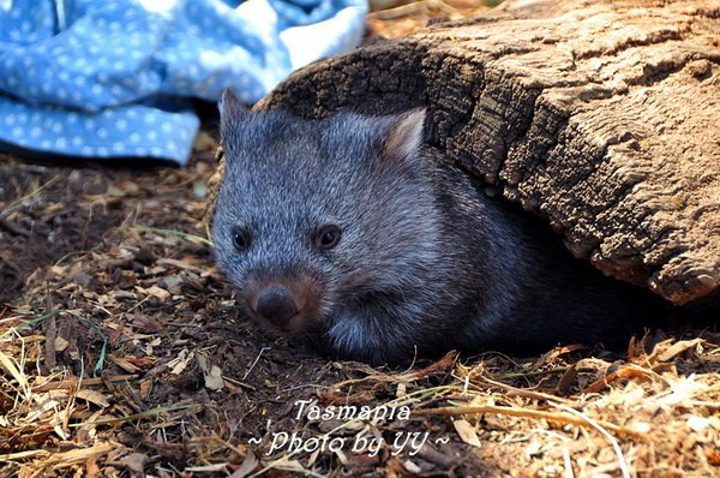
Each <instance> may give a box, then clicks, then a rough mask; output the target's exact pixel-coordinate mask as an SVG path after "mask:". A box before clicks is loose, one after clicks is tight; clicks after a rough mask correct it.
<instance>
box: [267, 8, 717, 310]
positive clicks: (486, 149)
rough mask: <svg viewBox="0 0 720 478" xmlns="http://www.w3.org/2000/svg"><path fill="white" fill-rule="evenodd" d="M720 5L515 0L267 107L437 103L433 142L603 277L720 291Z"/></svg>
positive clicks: (350, 58)
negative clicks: (534, 216)
mask: <svg viewBox="0 0 720 478" xmlns="http://www.w3.org/2000/svg"><path fill="white" fill-rule="evenodd" d="M719 45H720V2H718V1H717V0H713V1H710V0H697V1H684V2H683V1H643V0H627V1H595V2H588V1H581V0H561V1H558V2H553V1H542V0H524V1H512V0H511V1H509V2H506V3H505V4H503V5H502V6H501V7H500V8H498V9H495V10H494V11H492V12H490V13H488V14H487V15H485V16H482V17H479V18H475V19H472V20H465V21H461V22H454V23H446V24H441V25H437V26H434V27H431V28H428V30H426V31H424V32H422V33H420V34H417V35H414V36H412V37H409V38H407V39H403V40H401V41H387V42H382V43H380V44H376V45H373V46H369V47H365V48H361V49H358V50H357V51H355V52H354V53H352V54H349V55H346V56H344V57H340V58H335V59H331V60H326V61H322V62H319V63H316V64H313V65H311V66H309V67H307V68H305V69H303V70H301V71H299V72H297V73H296V74H294V75H293V76H291V77H290V78H289V79H288V80H286V81H285V82H284V83H283V84H281V85H280V86H279V87H278V88H277V89H276V90H275V91H274V92H273V93H271V94H270V95H269V96H268V97H267V98H266V99H265V100H264V101H262V102H261V103H260V104H259V105H257V107H258V108H284V109H288V110H291V111H294V112H295V113H298V114H300V115H302V116H306V117H322V116H326V115H328V114H331V113H332V112H334V111H336V110H338V109H344V108H352V109H355V110H360V111H364V112H368V113H390V112H396V111H399V110H403V109H407V108H410V107H415V106H421V105H424V106H426V107H427V108H428V118H429V119H428V125H427V126H428V138H427V140H428V141H429V142H431V143H433V144H435V145H436V146H439V147H442V148H444V149H445V150H446V151H447V154H448V155H450V156H451V157H452V158H453V159H455V160H456V161H457V162H458V163H459V164H461V165H462V166H463V167H464V168H465V169H467V170H468V171H469V172H471V173H473V174H476V175H478V176H480V177H482V178H484V179H485V181H487V182H488V183H491V184H493V185H496V186H498V187H500V188H501V189H502V191H503V194H504V196H505V197H506V198H508V199H510V200H513V201H517V202H519V203H520V204H522V206H523V207H524V208H525V209H528V210H531V211H535V212H537V213H538V214H540V215H542V216H544V217H546V218H547V219H548V220H549V221H550V223H551V224H552V225H553V227H555V229H556V230H558V231H559V232H561V233H562V234H563V235H564V237H565V241H566V244H567V246H568V248H569V249H570V250H571V251H572V252H573V253H574V254H575V255H576V256H578V257H584V258H587V259H589V260H590V261H591V262H592V263H593V264H594V265H595V266H596V267H597V268H598V269H600V270H602V271H603V272H605V273H607V274H609V275H612V276H614V277H617V278H619V279H622V280H626V281H629V282H632V283H635V284H639V285H643V286H646V287H648V288H650V289H651V290H653V291H655V292H656V293H658V294H660V295H661V296H663V297H665V298H666V299H668V300H669V301H671V302H673V303H676V304H684V303H688V302H691V301H695V300H697V299H700V298H703V297H706V298H707V297H710V299H709V300H711V301H713V302H715V301H716V300H717V298H718V296H720V294H718V290H720V286H719V284H720V47H719Z"/></svg>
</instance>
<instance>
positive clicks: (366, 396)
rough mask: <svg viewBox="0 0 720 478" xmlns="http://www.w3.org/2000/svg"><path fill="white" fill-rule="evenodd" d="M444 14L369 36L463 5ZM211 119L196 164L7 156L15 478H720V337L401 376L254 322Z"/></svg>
mask: <svg viewBox="0 0 720 478" xmlns="http://www.w3.org/2000/svg"><path fill="white" fill-rule="evenodd" d="M437 5H439V4H438V3H437V2H427V5H426V6H425V7H422V9H420V10H416V11H412V12H409V13H408V12H406V13H402V12H401V13H397V12H396V13H397V14H398V15H400V16H399V17H392V11H391V13H387V12H384V13H385V14H386V16H388V17H389V18H384V17H378V16H374V17H372V18H371V19H370V21H369V23H370V25H371V26H372V28H373V29H374V30H375V31H377V32H380V33H384V34H385V35H387V36H396V35H400V34H404V33H407V32H409V31H411V30H412V29H413V28H417V27H418V26H421V25H423V24H424V23H425V22H427V20H428V19H429V18H432V17H438V16H441V17H444V16H448V15H451V16H452V15H464V14H467V13H468V12H467V11H466V10H462V11H459V13H458V12H454V11H452V10H447V9H443V7H438V6H437ZM443 5H445V4H443ZM426 7H427V8H426ZM213 124H214V123H213V121H212V120H210V121H208V122H207V127H206V128H205V129H204V131H203V132H202V133H201V135H200V136H199V137H198V140H197V141H196V144H195V149H194V153H193V158H192V160H191V162H190V165H189V166H188V167H186V168H182V169H178V168H174V167H166V166H161V165H155V166H154V167H152V168H147V167H137V168H128V167H125V168H119V167H107V166H104V165H100V164H90V165H84V166H82V167H69V166H66V165H62V164H57V163H52V164H51V163H38V162H28V161H25V160H21V159H19V158H16V157H12V156H7V155H6V156H2V155H0V370H1V371H2V375H1V376H0V377H1V378H0V476H1V477H5V476H7V477H10V476H26V477H30V476H132V477H135V476H144V475H145V474H147V475H148V476H159V477H166V476H196V475H197V476H233V477H243V476H254V475H260V474H267V476H275V477H282V476H296V475H309V476H416V475H417V476H558V477H560V476H563V477H570V476H653V477H661V476H662V477H665V476H677V477H681V476H708V477H711V476H718V474H720V415H719V413H718V411H719V410H720V334H719V333H718V331H717V330H712V329H707V328H706V329H694V330H693V329H687V330H682V331H672V336H669V335H668V332H666V331H654V332H653V333H652V334H651V335H648V336H646V337H643V338H638V339H637V340H635V341H633V342H632V343H631V344H629V347H628V353H626V354H621V355H616V354H612V353H610V352H607V351H604V350H602V349H586V348H581V347H572V346H570V347H562V348H558V349H555V350H552V351H549V352H548V353H547V354H545V355H543V356H538V357H524V358H519V357H507V356H503V355H500V354H494V353H488V354H485V355H483V356H480V357H465V356H462V357H460V356H458V355H457V354H455V353H449V354H448V355H446V356H445V357H444V358H443V359H441V360H439V361H437V362H428V361H418V362H417V363H416V364H415V365H414V367H412V368H410V369H407V370H387V369H383V368H380V369H373V368H370V367H368V366H365V365H363V364H360V363H355V362H338V361H329V360H328V359H327V358H324V357H322V356H319V355H317V354H315V353H313V352H310V351H306V350H305V349H303V347H302V346H300V345H299V344H291V343H288V342H287V340H285V339H284V338H282V337H278V336H275V335H273V334H271V333H269V332H266V331H264V330H263V329H261V328H260V327H258V326H257V325H256V324H254V323H250V322H248V321H244V320H243V319H242V318H241V317H238V316H237V312H236V307H235V300H236V299H235V296H234V293H233V290H232V289H231V287H230V286H229V285H228V284H227V283H226V282H225V281H224V280H223V278H222V277H221V275H220V274H219V272H218V271H217V269H216V268H215V266H214V265H213V262H212V257H211V248H210V246H209V244H208V242H207V240H206V239H205V238H206V231H205V230H204V225H203V223H202V217H203V214H204V208H205V203H206V199H207V193H208V180H209V178H210V177H211V175H212V173H213V172H214V170H215V167H216V161H215V159H214V151H215V148H216V146H217V134H216V131H215V130H214V128H213V126H212V125H213ZM332 407H336V408H332ZM350 407H356V408H355V409H353V408H350ZM363 407H367V408H363ZM356 412H357V413H356ZM323 413H325V416H323V415H322V414H323ZM390 414H393V417H392V418H390V417H389V415H390ZM293 434H294V435H293ZM293 438H295V439H294V440H293ZM284 440H285V441H286V443H285V444H284V445H285V446H282V445H283V441H284Z"/></svg>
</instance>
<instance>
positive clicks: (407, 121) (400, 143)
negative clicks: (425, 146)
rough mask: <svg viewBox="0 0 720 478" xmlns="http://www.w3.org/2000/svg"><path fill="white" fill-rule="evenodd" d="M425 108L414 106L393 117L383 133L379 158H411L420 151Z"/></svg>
mask: <svg viewBox="0 0 720 478" xmlns="http://www.w3.org/2000/svg"><path fill="white" fill-rule="evenodd" d="M424 124H425V108H416V109H414V110H410V111H407V112H405V113H402V114H400V115H397V116H395V117H393V121H392V123H391V124H390V128H389V129H388V130H387V132H386V133H385V138H384V141H383V147H382V154H381V156H380V157H381V158H383V159H387V160H391V159H392V158H412V157H414V156H416V155H417V153H418V151H420V146H421V145H422V141H423V125H424Z"/></svg>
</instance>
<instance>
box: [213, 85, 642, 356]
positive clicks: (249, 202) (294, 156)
mask: <svg viewBox="0 0 720 478" xmlns="http://www.w3.org/2000/svg"><path fill="white" fill-rule="evenodd" d="M424 119H425V113H424V111H423V110H412V111H409V112H406V113H403V114H398V115H393V116H383V117H369V116H363V115H359V114H353V113H340V114H337V115H336V116H334V117H332V118H329V119H324V120H315V121H310V120H303V119H300V118H298V117H294V116H292V115H290V114H288V113H286V112H282V111H269V112H261V113H252V112H250V111H249V110H247V109H246V108H245V107H244V106H243V105H242V104H241V103H240V102H239V100H237V99H236V98H235V97H234V96H233V95H232V93H230V92H226V93H225V94H224V96H223V99H222V102H221V137H222V139H221V142H222V147H223V149H224V151H225V158H226V166H225V168H226V169H225V175H224V179H223V183H222V185H221V188H220V191H219V195H218V199H217V205H216V209H215V214H214V218H213V230H212V235H213V243H214V247H215V254H216V259H217V262H218V264H219V266H220V268H221V270H222V271H223V272H224V274H225V275H226V276H227V277H228V278H229V280H230V281H231V282H232V283H233V284H234V285H235V286H237V288H238V289H239V301H238V302H239V303H240V305H241V307H242V308H243V309H244V311H245V313H246V314H247V315H248V316H250V317H254V318H257V319H260V320H261V321H262V322H264V323H267V324H270V325H271V326H273V327H274V328H275V329H279V330H281V331H284V332H286V333H288V334H290V335H291V336H297V335H298V334H301V337H308V338H313V340H314V341H315V342H316V343H319V344H321V345H322V346H323V347H324V349H325V351H326V352H330V353H331V354H332V355H334V356H337V357H340V358H348V359H356V360H361V361H366V362H369V363H371V364H375V365H377V364H383V363H403V362H407V361H410V360H412V359H413V358H414V357H415V356H416V355H417V354H421V355H423V354H425V355H427V354H437V353H440V352H443V351H447V350H449V349H452V348H456V349H460V350H464V351H467V352H473V353H474V352H481V351H488V350H497V351H506V352H514V353H534V352H538V351H540V350H543V349H548V348H550V347H552V346H554V345H557V344H560V343H585V344H597V343H603V344H604V345H606V346H621V345H623V344H624V343H625V341H626V340H627V339H628V337H629V335H630V334H631V333H632V332H633V331H634V330H636V327H637V326H638V325H639V324H642V323H643V322H644V321H645V319H646V317H647V315H648V313H649V310H648V309H647V303H646V302H645V301H641V300H638V298H639V297H641V296H642V295H643V294H644V292H643V291H642V290H640V289H639V288H634V287H632V286H629V285H627V284H624V283H620V282H618V281H614V280H611V279H609V278H606V277H604V276H603V275H602V274H601V273H599V272H598V271H596V270H594V269H593V268H592V267H591V266H590V265H589V264H587V263H586V262H585V261H582V260H579V259H575V258H573V257H572V256H571V255H570V254H569V252H568V251H567V250H566V249H565V248H564V247H563V245H562V242H561V240H560V238H559V237H558V236H556V235H555V234H554V233H553V232H552V231H551V230H549V229H548V228H546V226H544V225H543V224H540V222H539V220H538V219H536V218H535V217H534V216H533V217H531V216H532V215H531V214H530V213H527V212H525V211H521V210H517V209H516V207H515V205H511V204H506V203H505V202H504V201H502V200H499V199H496V198H495V199H494V198H490V197H488V196H486V195H485V194H484V192H483V185H482V184H481V183H480V182H479V181H477V180H475V179H473V178H472V177H471V176H470V175H468V174H467V173H466V172H464V171H462V170H461V169H459V168H457V167H456V166H454V165H453V164H450V162H449V161H448V160H446V159H445V158H444V157H443V155H442V153H441V152H440V151H439V150H437V149H434V148H431V147H429V146H427V145H425V144H423V123H424ZM635 303H637V304H638V306H635V305H634V304H635Z"/></svg>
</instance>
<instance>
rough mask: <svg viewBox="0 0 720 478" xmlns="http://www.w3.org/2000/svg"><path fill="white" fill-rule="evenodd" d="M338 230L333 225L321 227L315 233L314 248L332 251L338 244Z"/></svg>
mask: <svg viewBox="0 0 720 478" xmlns="http://www.w3.org/2000/svg"><path fill="white" fill-rule="evenodd" d="M340 235H341V234H340V228H339V227H337V226H336V225H334V224H328V225H326V226H322V227H321V228H319V229H318V230H317V232H316V233H315V246H316V247H317V248H318V249H332V248H333V247H335V246H337V244H338V242H340Z"/></svg>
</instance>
